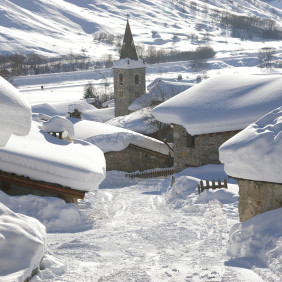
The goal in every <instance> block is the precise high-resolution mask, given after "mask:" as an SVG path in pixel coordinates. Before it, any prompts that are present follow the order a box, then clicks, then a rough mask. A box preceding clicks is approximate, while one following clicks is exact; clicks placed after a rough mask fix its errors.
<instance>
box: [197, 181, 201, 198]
mask: <svg viewBox="0 0 282 282" xmlns="http://www.w3.org/2000/svg"><path fill="white" fill-rule="evenodd" d="M197 187H198V194H199V195H200V194H201V188H200V185H199V184H198V185H197Z"/></svg>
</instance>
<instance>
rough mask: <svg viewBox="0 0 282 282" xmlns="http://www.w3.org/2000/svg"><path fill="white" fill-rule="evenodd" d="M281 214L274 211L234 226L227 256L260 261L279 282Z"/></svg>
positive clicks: (278, 210)
mask: <svg viewBox="0 0 282 282" xmlns="http://www.w3.org/2000/svg"><path fill="white" fill-rule="evenodd" d="M281 214H282V209H276V210H272V211H268V212H265V213H263V214H259V215H257V216H255V217H253V218H251V219H249V220H247V221H245V222H242V223H237V224H235V225H234V226H233V227H232V228H231V230H230V235H229V246H228V251H227V254H228V255H229V256H231V257H232V258H240V257H247V258H255V259H258V260H260V261H261V262H262V263H263V264H264V265H265V266H266V267H268V268H269V269H270V270H271V271H272V272H273V273H274V274H276V275H277V278H278V279H277V281H279V277H280V279H281V277H282V225H281V220H280V219H281ZM273 281H274V280H273ZM275 281H276V279H275Z"/></svg>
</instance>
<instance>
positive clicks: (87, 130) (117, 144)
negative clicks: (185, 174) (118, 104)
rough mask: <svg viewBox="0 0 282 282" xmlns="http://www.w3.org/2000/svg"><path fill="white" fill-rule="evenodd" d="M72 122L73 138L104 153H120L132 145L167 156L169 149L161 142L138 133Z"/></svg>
mask: <svg viewBox="0 0 282 282" xmlns="http://www.w3.org/2000/svg"><path fill="white" fill-rule="evenodd" d="M70 120H72V121H74V132H75V138H77V139H82V140H84V141H88V142H90V143H92V144H94V145H96V146H97V147H99V148H100V149H101V150H102V151H103V152H104V153H106V152H112V151H122V150H124V149H126V148H127V147H128V145H129V144H133V145H136V146H139V147H142V148H146V149H149V150H152V151H155V152H159V153H162V154H165V155H168V153H169V149H168V147H167V145H165V144H164V143H163V142H161V141H159V140H156V139H154V138H151V137H148V136H145V135H142V134H140V133H137V132H134V131H131V130H127V129H123V128H120V127H116V126H112V125H109V124H105V123H99V122H95V121H88V120H81V121H77V122H76V121H75V120H74V119H70Z"/></svg>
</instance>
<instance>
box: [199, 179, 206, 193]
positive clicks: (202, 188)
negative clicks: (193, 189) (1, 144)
mask: <svg viewBox="0 0 282 282" xmlns="http://www.w3.org/2000/svg"><path fill="white" fill-rule="evenodd" d="M200 185H201V192H203V191H204V189H205V188H204V182H203V180H201V181H200Z"/></svg>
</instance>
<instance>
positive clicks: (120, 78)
mask: <svg viewBox="0 0 282 282" xmlns="http://www.w3.org/2000/svg"><path fill="white" fill-rule="evenodd" d="M119 85H123V74H122V73H120V74H119Z"/></svg>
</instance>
